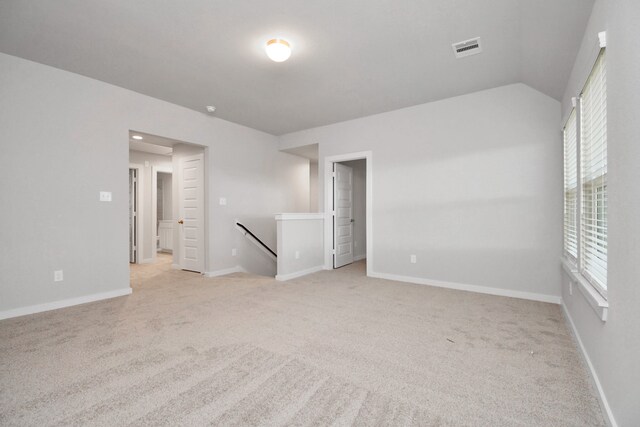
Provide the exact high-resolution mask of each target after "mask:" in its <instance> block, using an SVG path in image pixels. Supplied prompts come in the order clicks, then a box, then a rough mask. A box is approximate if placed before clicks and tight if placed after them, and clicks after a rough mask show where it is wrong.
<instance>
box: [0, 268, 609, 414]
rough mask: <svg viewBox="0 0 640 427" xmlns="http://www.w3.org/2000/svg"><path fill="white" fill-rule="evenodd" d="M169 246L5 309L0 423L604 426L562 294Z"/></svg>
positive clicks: (0, 326)
mask: <svg viewBox="0 0 640 427" xmlns="http://www.w3.org/2000/svg"><path fill="white" fill-rule="evenodd" d="M164 258H165V257H160V260H161V261H160V262H159V263H158V264H153V265H140V266H133V267H134V268H133V269H132V284H133V288H134V292H133V294H132V295H130V296H128V297H121V298H116V299H111V300H105V301H101V302H96V303H91V304H85V305H79V306H74V307H69V308H65V309H62V310H56V311H50V312H45V313H40V314H35V315H30V316H24V317H19V318H14V319H8V320H5V321H3V322H1V323H0V354H2V358H1V359H0V377H1V378H2V388H1V391H0V408H2V411H0V424H2V425H18V424H19V425H54V424H63V425H80V424H83V425H85V424H92V425H122V424H128V423H134V424H137V425H141V424H148V425H176V424H181V425H190V424H191V425H194V424H199V425H200V424H209V423H212V424H214V425H239V424H242V425H267V424H268V425H283V424H290V425H312V424H314V425H327V424H329V423H331V422H338V423H340V424H356V425H373V424H378V425H379V424H382V425H411V424H413V425H494V426H498V425H522V424H524V425H564V426H567V425H573V426H595V425H603V419H602V416H601V413H600V409H599V407H598V403H597V401H596V398H595V397H594V394H593V393H592V391H591V388H590V384H589V380H588V378H587V373H586V371H585V369H584V367H583V365H582V362H581V359H580V356H579V354H578V352H577V349H576V346H575V343H574V342H573V341H572V338H571V337H570V335H569V332H568V330H567V327H566V326H565V322H564V321H563V319H562V314H561V309H560V307H559V306H557V305H554V304H546V303H539V302H533V301H526V300H519V299H512V298H506V297H498V296H491V295H483V294H475V293H469V292H463V291H455V290H447V289H441V288H435V287H428V286H420V285H411V284H403V283H397V282H392V281H387V280H380V279H370V278H367V277H366V276H365V275H364V262H358V263H355V264H352V265H350V266H347V267H343V268H341V269H339V270H335V271H322V272H319V273H316V274H313V275H310V276H307V277H303V278H300V279H297V280H292V281H289V282H277V281H275V280H274V279H272V278H268V277H262V276H254V275H248V274H242V273H238V274H233V275H229V276H224V277H219V278H204V277H202V276H200V275H197V274H194V273H189V272H183V271H177V270H172V269H171V264H170V262H166V260H165V259H164Z"/></svg>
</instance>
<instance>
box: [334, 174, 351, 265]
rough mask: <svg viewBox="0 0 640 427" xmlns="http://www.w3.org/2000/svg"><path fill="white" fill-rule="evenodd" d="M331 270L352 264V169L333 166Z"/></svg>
mask: <svg viewBox="0 0 640 427" xmlns="http://www.w3.org/2000/svg"><path fill="white" fill-rule="evenodd" d="M333 171H334V178H333V249H334V255H333V268H338V267H342V266H343V265H347V264H351V263H352V262H353V169H351V168H350V167H349V166H345V165H341V164H340V163H334V164H333Z"/></svg>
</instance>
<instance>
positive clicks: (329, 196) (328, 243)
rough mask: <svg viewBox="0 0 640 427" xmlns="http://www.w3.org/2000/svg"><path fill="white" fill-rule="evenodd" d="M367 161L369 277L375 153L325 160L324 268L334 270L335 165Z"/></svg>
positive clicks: (371, 254)
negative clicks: (333, 208) (351, 161)
mask: <svg viewBox="0 0 640 427" xmlns="http://www.w3.org/2000/svg"><path fill="white" fill-rule="evenodd" d="M361 159H365V160H366V161H367V165H366V169H367V183H366V184H367V185H366V187H367V191H366V197H367V212H366V218H367V231H366V234H367V276H371V275H372V273H373V152H372V151H359V152H356V153H348V154H339V155H335V156H326V157H325V158H324V218H325V220H324V268H325V270H333V220H332V214H333V213H332V211H331V206H332V205H333V164H334V163H339V162H348V161H350V160H361Z"/></svg>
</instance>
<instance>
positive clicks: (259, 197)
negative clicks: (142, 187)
mask: <svg viewBox="0 0 640 427" xmlns="http://www.w3.org/2000/svg"><path fill="white" fill-rule="evenodd" d="M0 129H1V132H2V133H1V134H0V144H1V149H2V156H0V185H1V191H0V204H1V205H2V206H3V209H2V210H1V211H0V212H1V213H0V220H1V221H2V223H3V224H12V225H11V227H6V226H5V227H2V228H1V229H0V241H2V245H0V246H1V247H2V249H1V250H2V252H1V253H0V271H2V275H0V314H2V313H3V312H4V313H5V314H6V313H9V310H12V309H18V310H22V312H26V311H28V310H27V309H25V307H28V306H33V305H36V304H42V303H49V302H52V301H59V300H67V299H70V298H77V297H85V296H88V295H93V294H99V293H103V292H109V291H117V290H123V289H128V288H129V259H128V258H129V254H128V243H127V242H128V233H129V227H128V177H127V173H126V170H127V168H128V164H129V130H131V129H135V130H137V131H140V132H145V133H149V134H154V135H160V136H163V137H167V138H171V139H176V140H180V141H186V142H190V143H195V144H200V145H203V146H206V147H208V148H209V149H208V150H207V154H206V155H207V161H208V162H209V165H210V166H211V174H210V175H209V177H208V180H209V181H208V182H207V188H208V194H207V196H208V199H209V202H208V212H209V222H210V227H209V228H208V232H207V234H208V238H209V242H210V251H209V253H208V257H207V260H206V261H207V262H206V264H207V269H208V270H209V271H214V270H219V269H225V268H232V267H235V266H236V265H238V264H240V263H241V262H243V261H242V259H241V255H240V256H239V257H236V258H234V257H232V256H231V248H232V247H233V245H234V244H235V239H236V238H237V235H239V233H238V232H237V231H236V230H235V229H233V218H234V217H235V216H237V215H239V214H247V215H255V216H267V215H273V214H274V213H277V212H284V211H296V210H306V209H307V208H308V203H309V193H308V188H309V183H308V176H309V170H308V161H307V160H306V159H301V158H299V157H296V156H293V155H290V154H286V153H281V152H279V151H278V149H277V139H276V138H275V137H274V136H271V135H268V134H265V133H263V132H259V131H256V130H253V129H250V128H247V127H244V126H240V125H236V124H233V123H230V122H226V121H224V120H220V119H216V118H214V117H211V116H209V115H207V114H201V113H199V112H196V111H193V110H189V109H186V108H183V107H179V106H176V105H173V104H170V103H167V102H164V101H160V100H157V99H154V98H150V97H147V96H144V95H140V94H138V93H135V92H132V91H129V90H125V89H122V88H119V87H116V86H112V85H109V84H106V83H103V82H100V81H97V80H93V79H89V78H86V77H82V76H80V75H77V74H73V73H69V72H66V71H62V70H58V69H55V68H52V67H48V66H44V65H40V64H37V63H34V62H31V61H27V60H24V59H20V58H17V57H13V56H10V55H5V54H0ZM301 176H302V177H304V176H306V177H307V178H306V182H303V183H302V184H299V181H300V180H303V179H304V178H301ZM99 191H112V192H113V201H112V202H110V203H106V202H99V201H98V193H99ZM221 195H225V196H226V197H227V199H228V201H229V203H228V205H227V206H226V207H222V206H219V205H218V204H217V201H218V197H220V196H221ZM43 206H46V207H47V208H46V209H43V208H42V207H43ZM249 267H250V266H249ZM57 269H63V270H64V281H63V282H58V283H54V282H53V271H54V270H57ZM11 313H13V314H15V313H16V311H12V312H10V314H11Z"/></svg>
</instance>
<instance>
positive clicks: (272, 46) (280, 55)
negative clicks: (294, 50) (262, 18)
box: [266, 39, 291, 62]
mask: <svg viewBox="0 0 640 427" xmlns="http://www.w3.org/2000/svg"><path fill="white" fill-rule="evenodd" d="M266 50H267V56H268V57H269V58H270V59H271V60H272V61H275V62H283V61H286V60H287V59H289V57H290V56H291V46H290V45H289V42H288V41H286V40H283V39H271V40H269V41H268V42H267V47H266Z"/></svg>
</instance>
